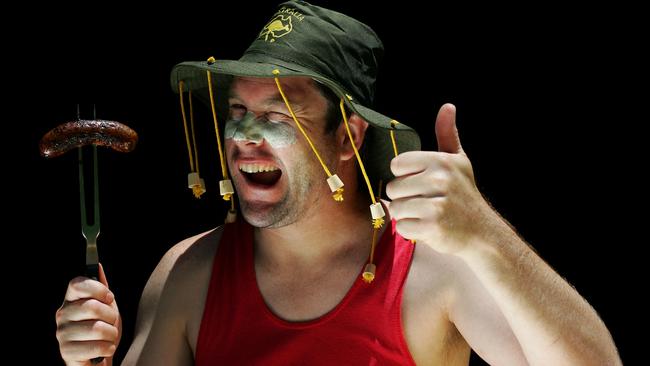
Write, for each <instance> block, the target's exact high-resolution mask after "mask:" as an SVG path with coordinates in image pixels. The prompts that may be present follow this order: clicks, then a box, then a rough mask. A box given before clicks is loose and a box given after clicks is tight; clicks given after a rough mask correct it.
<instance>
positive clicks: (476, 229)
mask: <svg viewBox="0 0 650 366" xmlns="http://www.w3.org/2000/svg"><path fill="white" fill-rule="evenodd" d="M436 138H437V140H438V150H439V151H409V152H405V153H403V154H400V155H398V156H397V157H395V158H394V159H393V160H392V161H391V166H390V167H391V170H392V172H393V174H394V175H395V179H394V180H393V181H391V182H390V183H388V185H387V186H386V195H388V197H389V198H390V199H392V202H391V203H390V206H389V212H390V214H391V216H392V218H393V219H395V220H396V221H397V231H398V232H399V233H400V234H401V235H402V236H403V237H405V238H408V239H411V240H416V241H417V242H418V243H420V242H421V243H424V244H427V245H430V246H431V247H433V248H434V249H435V250H437V251H440V252H444V253H459V252H460V251H462V250H464V249H466V246H467V245H468V244H469V243H471V242H472V241H473V239H476V238H480V237H481V236H482V233H481V231H482V229H481V228H482V227H484V224H485V223H486V221H488V220H490V218H494V216H495V215H496V214H495V212H494V211H493V210H492V209H491V208H490V206H489V204H488V203H487V202H486V201H485V199H483V196H482V195H481V193H480V192H479V190H478V188H477V187H476V183H475V182H474V172H473V171H472V164H471V163H470V161H469V159H468V158H467V155H465V152H464V151H463V148H462V146H461V144H460V138H459V137H458V130H457V129H456V107H455V106H454V105H452V104H445V105H443V106H442V107H441V108H440V111H439V112H438V116H437V118H436Z"/></svg>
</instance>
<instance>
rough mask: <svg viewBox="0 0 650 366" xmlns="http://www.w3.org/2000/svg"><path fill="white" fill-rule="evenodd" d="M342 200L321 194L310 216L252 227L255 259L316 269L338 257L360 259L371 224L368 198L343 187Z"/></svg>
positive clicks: (367, 246) (278, 265)
mask: <svg viewBox="0 0 650 366" xmlns="http://www.w3.org/2000/svg"><path fill="white" fill-rule="evenodd" d="M346 193H347V194H346V197H345V200H344V201H343V202H335V201H334V200H333V199H331V197H329V196H328V197H323V198H322V199H321V200H319V202H318V204H317V205H316V206H317V207H313V209H312V210H311V213H312V214H311V215H305V216H304V217H301V218H300V220H298V221H296V222H294V223H292V224H290V225H287V226H284V227H281V228H274V229H262V228H256V229H255V247H256V260H257V262H258V263H260V264H265V265H268V266H269V267H270V268H288V267H287V266H290V267H293V268H311V269H314V270H317V269H319V268H323V267H326V266H328V265H331V264H332V263H336V262H338V261H341V260H355V261H363V258H365V257H366V256H367V255H368V253H369V250H370V241H371V238H372V229H371V228H372V226H371V224H370V213H369V210H368V202H367V201H368V199H367V197H366V196H365V195H363V194H362V193H363V192H358V191H357V188H356V187H348V186H346Z"/></svg>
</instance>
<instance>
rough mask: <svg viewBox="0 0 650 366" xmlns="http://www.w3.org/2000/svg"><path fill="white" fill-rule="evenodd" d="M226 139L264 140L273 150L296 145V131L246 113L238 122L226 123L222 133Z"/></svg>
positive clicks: (285, 125)
mask: <svg viewBox="0 0 650 366" xmlns="http://www.w3.org/2000/svg"><path fill="white" fill-rule="evenodd" d="M224 136H225V138H226V139H233V140H235V141H251V142H254V143H257V144H259V143H261V142H262V140H266V142H268V144H269V145H271V147H273V148H274V149H277V148H282V147H287V146H289V145H293V144H294V143H296V130H295V129H294V128H293V127H291V126H290V125H288V124H286V123H283V122H274V121H269V120H268V119H266V118H265V117H260V118H255V115H254V114H253V113H251V112H247V113H246V114H245V115H244V117H243V118H242V119H240V120H234V119H229V120H228V121H226V129H225V131H224Z"/></svg>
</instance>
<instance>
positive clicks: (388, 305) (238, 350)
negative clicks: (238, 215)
mask: <svg viewBox="0 0 650 366" xmlns="http://www.w3.org/2000/svg"><path fill="white" fill-rule="evenodd" d="M413 248H414V245H413V244H411V243H410V242H409V241H408V240H406V239H404V238H403V237H401V236H400V235H399V234H397V233H396V231H395V222H394V221H393V222H391V224H390V226H389V227H387V228H386V230H385V231H384V234H383V235H382V238H381V240H380V241H379V243H378V244H377V248H376V251H375V258H376V261H375V264H376V265H377V270H376V276H375V280H374V281H373V282H372V283H371V284H367V283H365V282H364V281H363V280H362V279H361V270H362V269H363V268H360V270H359V276H358V280H357V281H355V283H354V284H353V285H352V287H351V288H350V290H349V291H348V293H347V294H346V295H345V297H344V298H343V300H342V301H341V302H340V303H339V304H338V305H337V306H336V307H335V308H334V309H332V310H331V311H329V312H328V313H327V314H325V315H323V316H321V317H319V318H317V319H314V320H310V321H305V322H289V321H286V320H284V319H281V318H279V317H278V316H277V315H275V314H274V313H273V312H272V311H271V310H270V309H269V308H268V306H267V305H266V303H265V302H264V299H263V297H262V294H261V293H260V291H259V288H258V287H257V280H256V278H255V267H254V263H253V261H254V258H253V228H252V227H251V226H250V225H249V224H247V223H245V222H243V221H242V220H238V221H237V222H236V223H233V224H228V225H226V226H225V229H224V232H223V234H222V237H221V243H220V244H219V248H218V250H217V254H216V256H215V259H214V264H213V268H212V278H211V279H210V285H209V286H210V287H209V289H208V296H207V299H206V303H205V308H204V311H203V320H202V322H201V329H200V331H199V338H198V341H197V346H196V357H195V359H196V365H199V366H213V365H265V366H267V365H303V364H308V365H415V362H414V361H413V358H412V357H411V354H410V353H409V351H408V348H407V345H406V341H405V339H404V335H403V330H402V321H401V303H402V291H403V288H404V282H405V279H406V276H407V274H408V270H409V267H410V264H411V258H412V256H413V250H414V249H413Z"/></svg>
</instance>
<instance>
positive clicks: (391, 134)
mask: <svg viewBox="0 0 650 366" xmlns="http://www.w3.org/2000/svg"><path fill="white" fill-rule="evenodd" d="M398 124H399V122H397V121H396V120H394V119H393V120H391V121H390V127H391V130H390V140H391V141H392V143H393V151H394V152H395V157H397V155H398V153H397V144H396V143H395V127H397V125H398ZM411 243H413V244H415V240H413V239H411Z"/></svg>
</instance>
